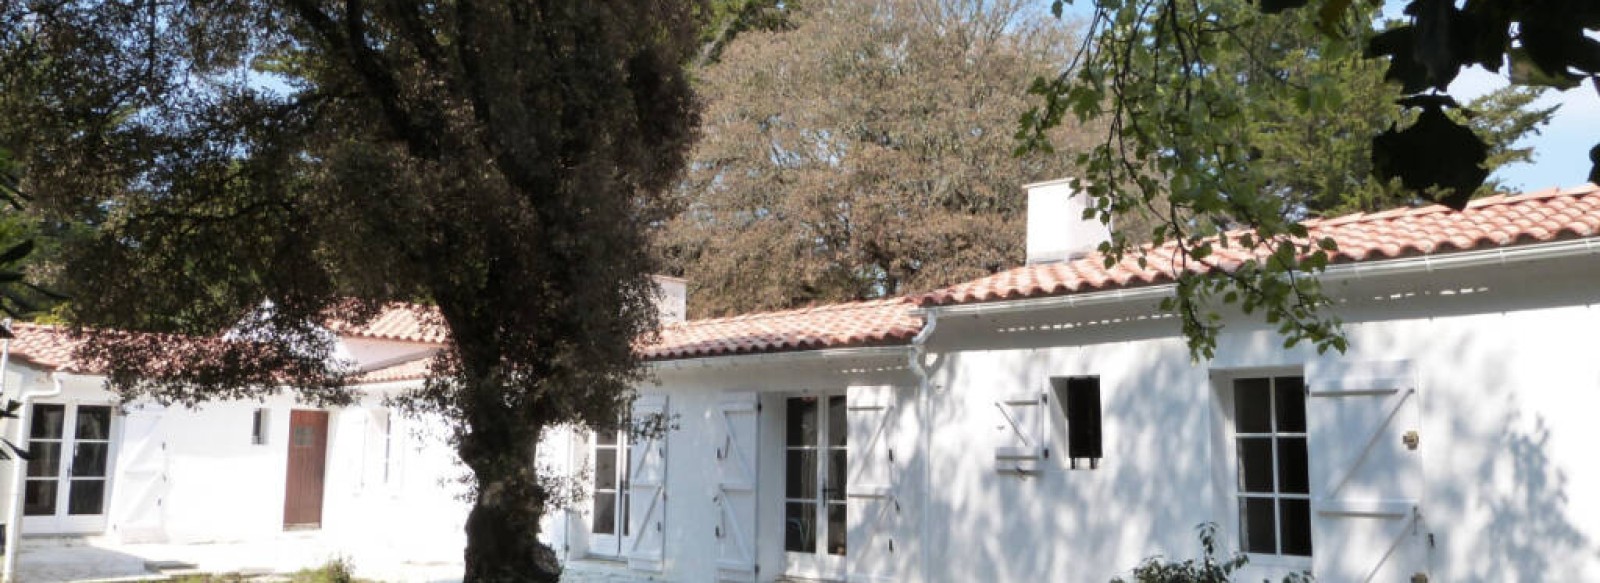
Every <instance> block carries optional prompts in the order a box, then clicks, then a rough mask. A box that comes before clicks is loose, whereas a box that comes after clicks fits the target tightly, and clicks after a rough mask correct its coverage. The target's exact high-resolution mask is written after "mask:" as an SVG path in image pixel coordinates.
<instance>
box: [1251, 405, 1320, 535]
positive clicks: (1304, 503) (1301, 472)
mask: <svg viewBox="0 0 1600 583" xmlns="http://www.w3.org/2000/svg"><path fill="white" fill-rule="evenodd" d="M1233 424H1234V427H1233V430H1234V443H1235V448H1236V450H1235V455H1236V456H1237V457H1238V466H1239V467H1238V485H1237V492H1238V493H1237V497H1238V500H1239V538H1240V540H1241V541H1242V542H1243V547H1244V550H1245V552H1248V553H1260V554H1267V555H1292V556H1301V557H1309V556H1311V488H1310V479H1309V474H1310V472H1309V464H1308V456H1307V446H1306V389H1305V380H1304V379H1303V378H1301V377H1298V376H1282V377H1270V378H1246V379H1237V380H1235V381H1234V382H1233Z"/></svg>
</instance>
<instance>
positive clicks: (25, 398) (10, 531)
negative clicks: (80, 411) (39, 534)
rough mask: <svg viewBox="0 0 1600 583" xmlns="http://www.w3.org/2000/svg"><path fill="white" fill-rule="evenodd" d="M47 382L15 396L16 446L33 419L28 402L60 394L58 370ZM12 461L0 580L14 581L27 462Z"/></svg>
mask: <svg viewBox="0 0 1600 583" xmlns="http://www.w3.org/2000/svg"><path fill="white" fill-rule="evenodd" d="M3 374H4V371H3V370H0V375H3ZM50 382H51V388H50V389H48V390H44V391H40V392H36V393H27V392H24V393H22V395H21V396H19V397H18V398H17V400H18V401H20V402H21V403H22V406H21V407H19V408H18V409H17V411H18V412H20V413H21V418H20V419H17V423H16V426H17V441H16V443H17V444H18V445H26V444H27V439H28V429H29V427H28V424H29V422H30V421H32V420H33V411H32V409H30V408H29V404H30V402H31V401H33V400H34V399H38V398H48V397H56V396H60V395H61V375H60V374H58V373H50ZM12 462H13V463H12V464H11V496H10V498H11V504H10V506H9V508H7V510H8V512H7V517H6V553H5V565H4V567H3V569H0V581H15V580H16V579H15V575H16V572H17V548H18V547H21V546H22V544H21V543H22V538H21V534H22V495H23V492H22V490H23V489H22V486H23V482H22V478H23V475H24V472H25V471H26V470H27V465H28V462H27V461H26V460H23V459H22V458H17V459H15V460H12Z"/></svg>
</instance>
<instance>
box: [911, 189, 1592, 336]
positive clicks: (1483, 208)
mask: <svg viewBox="0 0 1600 583" xmlns="http://www.w3.org/2000/svg"><path fill="white" fill-rule="evenodd" d="M1305 225H1306V228H1307V231H1308V234H1309V235H1310V237H1311V239H1313V240H1319V239H1322V238H1323V237H1331V238H1333V240H1334V241H1335V242H1337V243H1338V245H1339V249H1338V251H1337V252H1335V253H1333V254H1332V256H1331V257H1329V261H1330V262H1331V263H1353V262H1357V261H1374V260H1382V259H1394V258H1399V257H1411V256H1416V255H1429V254H1435V253H1446V252H1457V251H1469V250H1474V249H1484V248H1489V247H1501V246H1507V245H1520V244H1527V243H1540V242H1548V241H1556V240H1561V239H1572V238H1578V237H1592V236H1594V235H1595V234H1596V233H1597V232H1600V187H1596V186H1595V185H1593V184H1590V185H1585V186H1582V187H1578V188H1572V189H1567V190H1561V189H1554V188H1552V189H1549V190H1543V191H1539V192H1533V193H1528V194H1521V195H1515V196H1508V195H1496V196H1491V197H1487V198H1482V199H1478V200H1475V201H1473V202H1472V203H1471V204H1469V205H1468V206H1467V208H1466V209H1464V210H1461V211H1453V210H1450V209H1448V208H1446V207H1443V206H1439V205H1433V206H1427V207H1421V208H1399V209H1391V210H1386V211H1383V212H1378V213H1367V214H1362V213H1357V214H1352V215H1345V216H1340V217H1332V218H1327V219H1313V220H1310V221H1306V222H1305ZM1237 234H1238V233H1233V234H1231V235H1230V236H1236V235H1237ZM1253 256H1255V252H1254V251H1250V250H1245V249H1241V248H1238V247H1232V248H1220V247H1219V248H1217V249H1216V250H1215V251H1214V253H1213V255H1212V256H1210V257H1207V258H1206V259H1205V260H1204V261H1198V262H1196V261H1191V262H1189V264H1188V265H1185V266H1181V267H1180V265H1178V264H1176V263H1175V262H1174V261H1173V258H1174V253H1173V248H1172V246H1171V245H1167V246H1164V247H1163V248H1160V249H1150V250H1149V253H1148V254H1147V255H1146V260H1147V265H1146V267H1144V268H1141V267H1139V265H1138V263H1137V261H1138V259H1137V257H1136V256H1135V254H1131V253H1130V254H1129V256H1128V257H1125V258H1124V259H1123V260H1122V261H1121V262H1118V263H1117V264H1115V265H1112V266H1111V267H1109V268H1108V267H1106V266H1105V260H1104V257H1103V256H1101V255H1099V254H1091V255H1089V256H1088V257H1084V258H1081V259H1077V260H1074V261H1069V262H1063V263H1048V264H1040V265H1029V266H1025V267H1019V268H1016V269H1012V270H1009V271H1004V272H1001V273H997V274H994V275H991V276H989V277H985V278H982V279H978V280H974V281H969V282H965V283H960V284H957V285H953V286H949V287H946V288H942V289H938V290H934V291H932V292H929V293H926V294H923V295H920V296H917V297H916V302H917V304H918V305H920V306H944V305H952V304H971V303H982V302H994V301H1003V300H1012V299H1021V298H1033V297H1044V296H1055V295H1065V294H1072V293H1082V292H1090V291H1101V290H1107V289H1115V288H1126V287H1137V286H1142V285H1154V284H1160V283H1166V282H1170V281H1172V280H1173V279H1174V278H1175V277H1176V275H1177V274H1178V273H1179V271H1180V269H1182V270H1184V271H1188V272H1198V273H1207V272H1212V271H1217V270H1229V269H1235V268H1237V267H1238V265H1239V264H1240V263H1242V262H1243V261H1245V260H1247V259H1250V258H1251V257H1253Z"/></svg>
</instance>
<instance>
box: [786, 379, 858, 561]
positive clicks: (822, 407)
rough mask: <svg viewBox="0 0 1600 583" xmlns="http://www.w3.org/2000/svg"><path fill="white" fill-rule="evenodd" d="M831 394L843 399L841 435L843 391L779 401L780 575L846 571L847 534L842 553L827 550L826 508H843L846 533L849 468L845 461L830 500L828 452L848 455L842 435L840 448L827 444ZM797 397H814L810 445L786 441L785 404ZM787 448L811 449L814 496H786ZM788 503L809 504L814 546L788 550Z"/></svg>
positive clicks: (846, 405) (847, 403)
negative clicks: (782, 524) (836, 494)
mask: <svg viewBox="0 0 1600 583" xmlns="http://www.w3.org/2000/svg"><path fill="white" fill-rule="evenodd" d="M835 397H838V398H841V399H844V408H843V409H842V410H841V413H842V414H844V415H845V421H844V424H843V429H844V432H845V435H846V436H848V435H849V433H850V429H849V421H848V419H849V413H848V411H849V408H850V400H849V396H848V395H847V394H846V393H845V392H841V391H821V392H808V393H805V394H797V395H788V396H786V397H785V398H784V401H783V402H784V416H783V419H784V426H783V438H784V441H783V446H782V447H783V452H784V453H783V455H784V457H783V462H782V463H783V467H784V472H785V474H784V477H783V484H782V488H783V489H782V490H781V492H782V494H783V510H782V512H783V514H782V515H781V516H784V517H785V518H784V521H785V523H786V524H785V528H784V532H783V535H782V536H783V537H784V538H783V540H782V541H781V544H782V545H783V549H784V558H785V560H784V563H785V566H784V574H785V575H787V576H790V577H799V578H803V579H816V580H843V579H844V578H845V577H846V573H847V571H846V568H847V564H848V561H849V556H848V553H849V548H850V543H849V537H848V536H846V539H845V549H846V550H845V552H844V553H839V554H835V553H833V552H832V551H831V550H829V549H828V538H829V536H830V535H832V534H833V532H832V528H831V527H830V526H829V524H828V511H829V510H831V509H833V508H834V507H838V508H840V509H842V510H844V512H845V520H844V525H845V531H846V533H848V532H849V524H850V511H849V496H848V495H847V493H848V491H849V470H848V467H849V464H848V463H847V464H846V470H845V473H846V475H845V476H844V478H845V479H844V480H840V482H841V484H840V485H841V488H842V489H843V490H844V492H840V493H839V497H838V498H837V499H834V498H830V497H829V495H828V489H827V488H828V483H829V480H830V479H831V478H832V477H833V476H831V475H830V474H829V471H830V470H831V469H832V468H831V467H830V466H829V458H830V456H831V454H833V453H843V454H844V455H846V456H849V455H850V454H849V453H848V452H849V451H850V444H849V442H848V437H846V439H847V441H846V444H845V446H843V447H838V446H833V445H830V444H829V443H830V442H831V441H832V438H833V437H834V436H833V435H831V433H830V432H831V431H832V429H831V428H830V427H829V426H830V425H831V424H832V422H833V419H831V415H832V413H830V411H829V409H828V407H829V403H828V401H829V400H830V399H832V398H835ZM801 398H811V399H815V400H816V407H817V435H816V441H815V442H813V443H810V444H803V445H798V446H796V445H791V444H790V443H789V442H788V434H789V426H788V423H789V412H788V409H789V403H790V402H791V401H792V400H793V399H801ZM790 451H810V452H813V454H814V456H815V457H814V459H815V460H816V467H815V468H813V471H814V474H813V476H812V479H814V480H815V481H816V482H815V483H816V489H817V492H816V496H815V497H808V498H790V497H789V493H788V485H789V476H788V473H787V472H788V455H789V452H790ZM847 459H848V458H847ZM791 503H794V504H808V505H811V507H812V511H813V518H812V520H813V523H812V524H813V525H814V526H815V528H816V532H815V533H814V535H813V545H814V547H813V548H812V549H811V550H810V551H791V550H789V545H788V538H787V537H788V528H787V520H788V519H787V516H788V505H789V504H791Z"/></svg>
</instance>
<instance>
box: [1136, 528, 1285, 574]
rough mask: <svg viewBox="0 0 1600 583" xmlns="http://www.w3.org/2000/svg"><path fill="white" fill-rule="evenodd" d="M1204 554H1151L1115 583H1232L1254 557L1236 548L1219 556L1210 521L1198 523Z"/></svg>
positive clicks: (1214, 532) (1215, 531)
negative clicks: (1174, 557)
mask: <svg viewBox="0 0 1600 583" xmlns="http://www.w3.org/2000/svg"><path fill="white" fill-rule="evenodd" d="M1195 530H1197V531H1198V534H1199V537H1200V548H1201V550H1202V551H1203V553H1204V554H1203V555H1202V556H1201V557H1200V558H1199V559H1198V560H1197V559H1189V560H1186V561H1166V560H1163V559H1162V558H1161V557H1159V556H1156V557H1150V558H1147V559H1145V560H1144V562H1142V563H1139V566H1137V567H1134V568H1133V580H1132V581H1131V582H1129V581H1125V580H1123V579H1122V578H1121V577H1117V578H1115V579H1112V580H1111V581H1112V583H1232V581H1233V574H1234V572H1235V571H1238V570H1239V569H1241V568H1243V567H1244V566H1245V564H1246V563H1249V562H1250V557H1248V556H1246V555H1245V554H1244V553H1241V552H1237V551H1235V552H1234V553H1232V554H1230V555H1228V556H1227V557H1218V556H1217V554H1218V551H1217V525H1216V524H1215V523H1211V522H1207V523H1204V524H1201V525H1200V526H1198V527H1196V528H1195ZM1310 581H1311V574H1310V573H1295V574H1292V575H1289V576H1288V577H1284V578H1283V582H1284V583H1309V582H1310Z"/></svg>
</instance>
